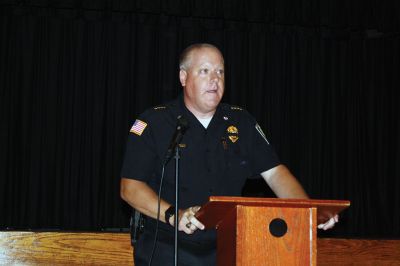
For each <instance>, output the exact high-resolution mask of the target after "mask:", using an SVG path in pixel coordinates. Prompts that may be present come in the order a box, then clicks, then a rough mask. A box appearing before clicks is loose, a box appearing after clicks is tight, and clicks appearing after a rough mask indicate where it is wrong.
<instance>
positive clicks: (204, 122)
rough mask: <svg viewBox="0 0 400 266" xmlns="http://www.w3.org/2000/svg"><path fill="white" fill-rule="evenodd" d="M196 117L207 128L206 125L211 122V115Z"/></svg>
mask: <svg viewBox="0 0 400 266" xmlns="http://www.w3.org/2000/svg"><path fill="white" fill-rule="evenodd" d="M197 119H198V120H199V121H200V123H201V124H202V125H203V127H204V128H207V127H208V125H209V124H210V122H211V119H212V117H209V118H197Z"/></svg>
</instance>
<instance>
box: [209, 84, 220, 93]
mask: <svg viewBox="0 0 400 266" xmlns="http://www.w3.org/2000/svg"><path fill="white" fill-rule="evenodd" d="M217 91H218V86H216V85H213V86H211V87H210V88H209V89H208V90H206V92H207V93H217Z"/></svg>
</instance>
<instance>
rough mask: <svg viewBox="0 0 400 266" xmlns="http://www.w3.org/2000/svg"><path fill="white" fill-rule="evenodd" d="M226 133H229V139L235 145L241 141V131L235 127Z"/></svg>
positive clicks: (228, 129)
mask: <svg viewBox="0 0 400 266" xmlns="http://www.w3.org/2000/svg"><path fill="white" fill-rule="evenodd" d="M226 131H227V132H228V134H229V135H228V138H229V139H230V140H231V141H232V143H235V142H236V141H237V140H238V139H239V136H238V134H239V130H238V129H237V127H235V126H229V127H228V128H227V129H226Z"/></svg>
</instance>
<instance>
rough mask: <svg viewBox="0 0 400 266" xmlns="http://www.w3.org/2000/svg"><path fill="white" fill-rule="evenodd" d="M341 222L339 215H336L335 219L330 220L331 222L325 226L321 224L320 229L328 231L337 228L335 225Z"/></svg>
mask: <svg viewBox="0 0 400 266" xmlns="http://www.w3.org/2000/svg"><path fill="white" fill-rule="evenodd" d="M337 222H339V215H337V214H336V215H335V216H334V217H332V218H330V219H329V221H327V222H326V223H324V224H319V225H318V229H323V230H328V229H331V228H333V227H334V226H335V223H337Z"/></svg>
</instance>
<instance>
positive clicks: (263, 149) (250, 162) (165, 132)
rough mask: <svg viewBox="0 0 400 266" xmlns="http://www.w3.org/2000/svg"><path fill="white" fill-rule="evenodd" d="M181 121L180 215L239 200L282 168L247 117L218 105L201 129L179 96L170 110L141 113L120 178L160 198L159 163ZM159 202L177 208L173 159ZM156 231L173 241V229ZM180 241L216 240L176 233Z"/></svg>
mask: <svg viewBox="0 0 400 266" xmlns="http://www.w3.org/2000/svg"><path fill="white" fill-rule="evenodd" d="M179 115H183V116H184V117H186V119H187V120H188V122H189V128H188V129H187V130H186V132H185V134H184V136H183V139H182V141H181V145H180V147H181V148H180V154H181V159H180V168H179V173H180V176H179V183H180V190H179V199H180V202H179V204H180V206H179V207H180V209H186V208H188V207H191V206H195V205H202V204H204V203H206V202H207V200H208V197H209V196H212V195H220V196H240V195H241V191H242V188H243V186H244V183H245V181H246V179H247V178H251V177H254V176H257V177H258V176H259V174H260V173H262V172H264V171H266V170H269V169H271V168H273V167H275V166H277V165H278V164H279V163H280V162H279V159H278V156H277V155H276V153H275V152H274V150H273V148H272V147H271V145H270V144H269V143H268V140H267V139H266V137H265V135H264V133H263V132H262V130H261V128H259V126H258V124H257V122H256V121H255V119H254V118H253V117H252V116H251V115H250V114H249V113H248V112H247V111H245V110H243V109H241V108H239V107H235V106H231V105H228V104H223V103H221V104H219V106H218V108H217V110H216V112H215V114H214V116H213V118H212V120H211V122H210V124H209V125H208V127H207V129H205V128H204V127H203V125H202V124H201V123H200V122H199V121H198V120H197V118H196V117H195V116H194V115H193V114H192V113H191V112H190V111H189V110H188V109H187V108H186V107H185V105H184V102H183V96H182V95H181V96H180V97H178V98H177V99H176V100H174V101H173V102H171V103H169V104H166V105H164V106H159V107H154V108H151V109H149V110H147V111H145V112H144V113H143V114H141V115H140V116H139V117H138V119H137V120H136V121H135V124H134V126H133V127H132V129H131V132H130V134H129V137H128V143H127V148H126V154H125V159H124V163H123V167H122V173H121V176H122V177H125V178H130V179H135V180H140V181H143V182H146V183H147V184H148V185H149V186H150V187H151V188H152V189H153V190H154V191H156V193H157V192H158V186H159V182H160V177H161V170H162V161H163V160H164V157H165V154H166V151H167V149H168V146H169V143H170V141H171V138H172V135H173V134H174V132H175V129H176V125H177V117H178V116H179ZM161 197H162V198H163V199H164V200H166V201H167V202H169V203H170V204H173V203H174V202H175V163H174V160H173V159H171V160H170V161H169V163H168V164H167V165H166V167H165V176H164V181H163V190H162V196H161ZM148 222H149V226H150V227H151V228H152V227H153V226H154V222H155V221H154V220H153V219H148ZM160 227H161V229H162V230H163V231H166V232H171V236H173V227H172V226H170V225H168V224H164V223H160ZM206 231H207V230H206ZM209 231H213V230H209ZM179 237H180V238H182V239H187V240H191V241H200V242H202V241H207V242H208V241H214V240H215V232H205V231H201V230H197V231H196V232H195V233H194V234H193V235H186V234H185V233H183V232H180V236H179Z"/></svg>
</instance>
